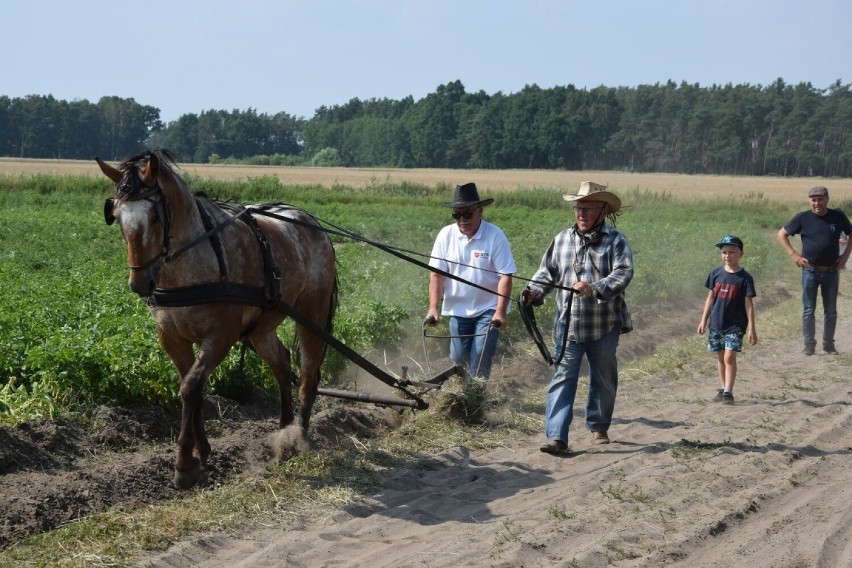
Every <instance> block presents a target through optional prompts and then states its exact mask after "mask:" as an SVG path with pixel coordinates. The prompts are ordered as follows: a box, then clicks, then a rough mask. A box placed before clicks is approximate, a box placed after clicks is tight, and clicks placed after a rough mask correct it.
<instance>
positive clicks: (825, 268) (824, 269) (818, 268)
mask: <svg viewBox="0 0 852 568" xmlns="http://www.w3.org/2000/svg"><path fill="white" fill-rule="evenodd" d="M810 268H813V269H814V270H816V271H817V272H829V271H830V270H834V267H833V266H819V265H814V266H811V267H810Z"/></svg>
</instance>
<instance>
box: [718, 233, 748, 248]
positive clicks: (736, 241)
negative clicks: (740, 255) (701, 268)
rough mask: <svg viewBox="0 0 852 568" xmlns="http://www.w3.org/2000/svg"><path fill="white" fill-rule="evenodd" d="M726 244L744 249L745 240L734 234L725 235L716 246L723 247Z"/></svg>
mask: <svg viewBox="0 0 852 568" xmlns="http://www.w3.org/2000/svg"><path fill="white" fill-rule="evenodd" d="M725 245H733V246H735V247H740V250H743V241H742V239H741V238H739V237H735V236H734V235H725V236H724V237H722V240H721V241H719V242H718V243H716V246H717V247H719V248H722V247H723V246H725Z"/></svg>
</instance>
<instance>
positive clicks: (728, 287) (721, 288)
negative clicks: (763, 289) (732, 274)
mask: <svg viewBox="0 0 852 568" xmlns="http://www.w3.org/2000/svg"><path fill="white" fill-rule="evenodd" d="M739 290H740V287H739V286H735V285H733V284H727V283H725V282H716V286H714V287H713V295H714V296H715V297H716V298H722V299H726V300H732V299H734V298H736V297H737V295H738V292H739Z"/></svg>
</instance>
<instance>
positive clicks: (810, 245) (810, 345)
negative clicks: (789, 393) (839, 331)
mask: <svg viewBox="0 0 852 568" xmlns="http://www.w3.org/2000/svg"><path fill="white" fill-rule="evenodd" d="M808 199H810V201H811V208H810V209H808V210H806V211H801V212H799V213H796V215H794V216H793V218H792V219H791V220H790V222H788V223H787V224H786V225H784V226H783V227H781V230H779V231H778V242H780V243H781V246H782V247H784V250H785V251H787V254H788V255H789V256H790V259H791V260H792V261H793V262H794V263H796V266H798V267H799V268H801V270H802V337H803V339H804V343H805V347H804V350H803V351H802V352H803V353H804V354H805V355H813V354H814V352H815V351H816V343H817V340H816V318H815V316H814V313H815V312H816V303H817V291H820V292H821V293H822V311H823V326H822V350H823V352H824V353H827V354H829V355H836V354H837V348H836V347H835V346H834V331H835V329H836V328H837V292H838V290H839V289H840V274H839V273H838V270H840V269H842V268H843V267H845V266H846V261H847V260H848V259H849V253H850V252H852V249H851V248H849V247H848V246H847V247H846V250H844V251H843V254H840V235H841V234H843V233H845V234H847V235H848V234H850V231H852V225H850V224H849V218H848V217H847V216H846V214H845V213H843V211H841V210H840V209H829V208H828V188H827V187H825V186H822V185H817V186H815V187H812V188H811V189H810V191H808ZM792 235H801V238H802V253H801V254H799V253H797V252H796V251H795V249H793V246H792V245H791V244H790V237H791V236H792Z"/></svg>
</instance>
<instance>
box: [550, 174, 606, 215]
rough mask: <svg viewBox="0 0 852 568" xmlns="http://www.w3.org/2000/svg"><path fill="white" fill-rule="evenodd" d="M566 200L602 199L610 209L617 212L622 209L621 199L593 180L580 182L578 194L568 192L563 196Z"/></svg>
mask: <svg viewBox="0 0 852 568" xmlns="http://www.w3.org/2000/svg"><path fill="white" fill-rule="evenodd" d="M562 198H563V199H564V200H565V201H581V202H586V201H602V202H603V203H606V204H607V205H609V210H610V212H612V213H615V212H616V211H618V210H619V209H621V199H619V198H618V196H617V195H616V194H614V193H612V192H610V191H607V189H606V186H605V185H601V184H599V183H595V182H593V181H584V182H582V183H580V190H579V191H578V192H577V194H576V195H574V194H573V193H566V194H565V195H563V196H562Z"/></svg>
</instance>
